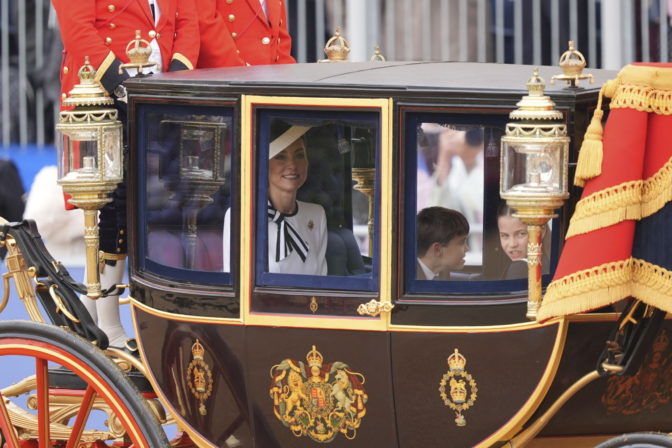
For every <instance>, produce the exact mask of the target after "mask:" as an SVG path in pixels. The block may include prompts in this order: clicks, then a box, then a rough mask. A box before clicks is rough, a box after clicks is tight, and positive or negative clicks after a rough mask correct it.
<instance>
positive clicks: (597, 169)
mask: <svg viewBox="0 0 672 448" xmlns="http://www.w3.org/2000/svg"><path fill="white" fill-rule="evenodd" d="M601 95H604V96H606V97H610V98H611V103H610V105H609V107H610V109H611V112H610V114H609V118H608V120H607V122H606V125H605V127H604V133H603V134H604V136H603V138H601V137H602V135H601V134H602V129H601V123H600V121H601V110H600V109H599V107H598V112H597V113H596V115H595V116H594V117H593V122H592V123H591V126H590V127H589V129H588V132H587V133H586V138H585V141H584V145H583V146H582V148H581V153H580V155H579V162H578V166H577V176H576V178H575V181H574V183H575V184H576V185H579V186H584V191H583V194H582V196H581V200H580V201H579V202H578V204H577V206H576V210H575V212H574V215H573V216H572V218H571V221H570V225H569V229H568V232H567V235H566V239H567V240H566V243H565V246H564V249H563V252H562V254H561V256H560V261H559V264H558V268H557V270H556V272H555V277H554V279H553V281H552V282H551V284H550V285H549V287H548V289H547V291H546V294H545V296H544V299H543V302H542V305H541V307H540V309H539V313H538V320H544V319H548V318H550V317H555V316H563V315H567V314H574V313H581V312H585V311H589V310H593V309H596V308H600V307H603V306H606V305H610V304H612V303H614V302H617V301H619V300H621V299H624V298H627V297H635V298H638V299H640V300H642V301H644V302H645V303H648V304H650V305H653V306H655V307H658V308H660V309H663V310H665V311H668V312H672V203H671V202H670V200H671V199H672V64H632V65H629V66H627V67H625V68H624V69H623V70H621V72H620V73H619V75H618V77H617V78H616V79H615V80H611V81H608V82H607V83H605V85H604V86H603V87H602V91H601ZM600 102H601V101H600ZM600 139H601V140H602V141H600ZM668 234H669V235H671V236H668Z"/></svg>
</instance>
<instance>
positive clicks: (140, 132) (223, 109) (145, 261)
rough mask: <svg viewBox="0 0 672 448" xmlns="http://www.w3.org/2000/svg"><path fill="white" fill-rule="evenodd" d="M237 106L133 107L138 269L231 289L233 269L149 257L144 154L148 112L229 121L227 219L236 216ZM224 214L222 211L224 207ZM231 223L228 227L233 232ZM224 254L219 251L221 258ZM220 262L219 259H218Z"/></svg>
mask: <svg viewBox="0 0 672 448" xmlns="http://www.w3.org/2000/svg"><path fill="white" fill-rule="evenodd" d="M236 111H237V109H236V107H235V103H233V102H231V103H227V104H225V105H224V104H218V105H203V104H165V103H164V104H160V105H159V104H155V103H138V104H137V106H136V115H137V117H138V119H137V134H136V135H137V137H136V148H137V152H138V157H137V167H138V168H137V173H138V174H137V181H138V184H137V185H138V187H139V188H138V192H137V196H138V209H137V212H138V219H137V229H138V232H137V234H138V237H137V243H138V247H137V253H138V261H139V263H138V267H139V269H140V270H142V271H147V272H151V273H152V274H156V275H159V276H161V277H165V278H170V279H172V280H177V281H181V282H185V283H205V284H212V285H221V286H225V287H227V288H232V287H233V286H234V282H233V279H234V277H235V275H234V272H224V271H205V270H198V269H186V268H179V267H174V266H168V265H164V264H162V263H159V262H157V261H155V260H153V259H151V258H150V257H149V250H148V247H147V244H148V228H149V222H148V213H147V211H148V208H147V181H148V176H147V153H148V148H149V144H148V143H149V141H148V139H149V136H150V134H151V131H150V129H149V128H148V122H149V118H148V117H149V115H151V114H158V115H178V114H183V115H185V116H187V115H189V116H193V115H206V116H217V117H225V119H227V121H228V122H230V123H231V125H230V128H229V129H228V132H227V135H228V137H227V139H228V143H229V145H230V148H231V150H230V156H231V161H230V165H231V170H230V174H229V176H228V179H227V182H228V183H229V190H230V192H231V193H230V198H229V210H230V211H231V219H232V222H234V221H233V220H234V219H236V216H237V214H238V211H237V210H238V209H237V205H236V200H235V198H236V197H237V195H238V194H240V193H239V192H240V190H239V187H238V185H237V182H236V178H237V175H236V173H235V167H237V166H239V157H240V155H239V151H237V150H236V148H237V147H238V146H237V145H238V135H237V132H236V129H237V125H238V124H237V122H236V121H237V113H236ZM225 213H226V210H225ZM234 229H235V227H234V226H232V227H231V230H232V231H233V230H234ZM223 231H224V219H222V233H223ZM231 241H235V240H234V238H231ZM234 248H235V243H232V244H231V246H230V247H229V248H228V250H229V251H230V257H231V259H235V258H234V256H235V254H236V253H237V250H235V251H234V250H233V249H234ZM223 256H224V254H223V253H222V257H223ZM222 261H223V260H222Z"/></svg>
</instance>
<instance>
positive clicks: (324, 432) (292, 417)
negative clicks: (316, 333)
mask: <svg viewBox="0 0 672 448" xmlns="http://www.w3.org/2000/svg"><path fill="white" fill-rule="evenodd" d="M323 361H324V358H323V357H322V354H320V352H318V351H317V349H316V348H315V346H314V345H313V348H312V349H311V350H310V351H309V352H308V354H307V355H306V363H304V362H303V361H295V360H293V359H285V360H283V361H282V362H281V363H280V364H276V365H274V366H273V367H272V368H271V371H270V375H271V378H272V382H271V388H270V390H269V394H270V397H271V399H272V400H273V412H274V413H275V416H276V417H277V418H278V420H280V421H281V422H282V423H283V424H284V425H285V426H287V427H289V429H290V430H291V431H292V434H294V435H295V436H296V437H301V436H307V437H309V438H310V439H312V440H314V441H316V442H322V443H328V442H331V441H332V440H334V438H335V437H336V436H337V435H338V434H339V433H341V434H343V435H344V436H345V437H346V438H347V439H354V438H355V437H356V436H357V428H359V425H360V424H361V422H362V418H364V416H365V415H366V407H365V404H366V401H367V400H368V396H367V395H366V391H365V390H364V387H363V385H364V382H365V378H364V376H363V375H362V374H361V373H357V372H354V371H352V370H350V367H349V366H348V365H347V364H345V363H343V362H340V361H335V362H333V363H326V364H325V363H324V362H323Z"/></svg>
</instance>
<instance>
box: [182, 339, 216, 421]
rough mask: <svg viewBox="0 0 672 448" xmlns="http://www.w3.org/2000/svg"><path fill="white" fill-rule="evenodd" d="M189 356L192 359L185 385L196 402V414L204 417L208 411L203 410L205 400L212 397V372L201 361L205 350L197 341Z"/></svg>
mask: <svg viewBox="0 0 672 448" xmlns="http://www.w3.org/2000/svg"><path fill="white" fill-rule="evenodd" d="M191 355H192V356H193V359H192V360H191V362H190V363H189V367H187V384H188V385H189V390H190V391H191V393H192V394H193V395H194V396H195V397H196V399H197V400H198V412H199V413H200V414H201V415H206V414H207V413H208V411H207V409H206V408H205V400H207V399H208V397H209V396H210V395H212V370H210V366H208V365H207V364H206V363H205V361H203V356H204V355H205V349H204V348H203V345H202V344H201V342H200V341H199V340H198V339H196V342H194V344H193V345H192V346H191Z"/></svg>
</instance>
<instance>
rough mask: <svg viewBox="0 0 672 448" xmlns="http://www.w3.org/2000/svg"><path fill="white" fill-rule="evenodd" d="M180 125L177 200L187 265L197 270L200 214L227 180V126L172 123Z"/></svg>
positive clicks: (223, 124) (199, 122) (202, 122)
mask: <svg viewBox="0 0 672 448" xmlns="http://www.w3.org/2000/svg"><path fill="white" fill-rule="evenodd" d="M162 123H164V124H168V123H172V124H176V125H177V126H179V157H180V159H179V160H180V173H179V183H178V187H177V191H176V192H175V193H176V194H175V196H174V198H175V199H177V200H179V201H181V204H182V221H183V229H184V232H183V234H182V238H183V247H184V254H185V265H186V267H187V268H189V269H193V268H194V267H195V260H196V245H197V239H198V226H197V224H198V223H197V218H198V212H199V211H200V210H201V209H202V208H203V207H205V206H206V205H208V204H211V203H212V202H213V200H214V199H213V197H214V194H215V193H216V192H217V190H219V188H220V186H221V185H222V184H224V181H225V165H224V164H225V157H224V156H223V154H222V144H223V142H224V141H225V133H226V129H227V126H226V124H225V123H217V122H210V121H171V120H165V121H163V122H162Z"/></svg>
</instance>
